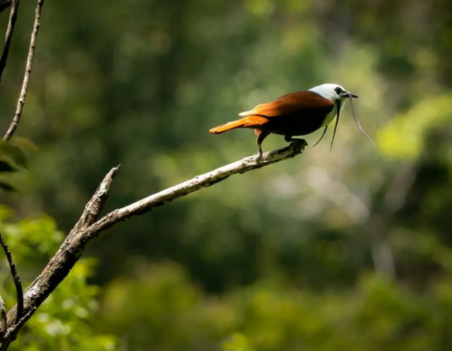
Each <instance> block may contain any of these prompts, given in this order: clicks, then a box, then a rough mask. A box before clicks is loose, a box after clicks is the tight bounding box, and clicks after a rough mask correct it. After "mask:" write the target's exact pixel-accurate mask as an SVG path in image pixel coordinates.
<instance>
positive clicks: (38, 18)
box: [0, 0, 44, 141]
mask: <svg viewBox="0 0 452 351" xmlns="http://www.w3.org/2000/svg"><path fill="white" fill-rule="evenodd" d="M15 1H16V2H17V4H18V3H19V0H15ZM14 6H15V3H13V7H12V8H11V12H12V11H13V9H14ZM43 6H44V0H38V5H37V6H36V10H35V22H34V25H33V31H32V33H31V39H30V48H29V49H28V57H27V64H26V66H25V74H24V79H23V81H22V88H21V90H20V95H19V100H18V101H17V107H16V112H15V114H14V117H13V120H12V122H11V125H10V126H9V128H8V131H7V132H6V134H5V136H4V137H3V140H5V141H8V140H9V139H11V137H12V135H13V134H14V132H15V131H16V128H17V125H18V124H19V121H20V117H21V116H22V110H23V108H24V105H25V100H26V98H27V91H28V85H29V84H30V76H31V69H32V67H33V58H34V55H35V48H36V39H37V38H38V32H39V27H40V26H41V11H42V7H43ZM5 46H6V44H5ZM8 49H9V46H8ZM3 53H5V51H3ZM7 55H8V53H6V56H7ZM2 60H3V57H2ZM2 63H3V61H0V69H1V71H0V79H1V73H2V71H3V69H4V66H5V65H6V58H5V62H4V65H3V66H2V65H1V64H2Z"/></svg>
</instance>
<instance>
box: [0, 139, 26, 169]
mask: <svg viewBox="0 0 452 351" xmlns="http://www.w3.org/2000/svg"><path fill="white" fill-rule="evenodd" d="M2 156H3V157H2ZM0 157H2V158H5V157H6V158H9V159H11V160H12V161H14V163H15V164H16V165H17V166H19V167H23V168H27V159H26V157H25V154H24V153H23V151H22V150H21V149H20V148H19V147H17V146H14V145H11V144H8V143H7V142H5V141H3V140H1V141H0Z"/></svg>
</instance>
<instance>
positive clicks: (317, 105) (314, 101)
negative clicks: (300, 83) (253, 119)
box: [239, 91, 334, 117]
mask: <svg viewBox="0 0 452 351" xmlns="http://www.w3.org/2000/svg"><path fill="white" fill-rule="evenodd" d="M333 108H334V103H333V101H331V100H329V99H325V98H324V97H322V96H321V95H319V94H317V93H314V92H312V91H298V92H296V93H290V94H286V95H284V96H281V97H280V98H279V99H277V100H274V101H271V102H268V103H266V104H261V105H257V106H256V107H255V108H253V109H252V110H250V111H245V112H242V113H240V114H239V115H240V116H243V117H246V116H264V117H282V116H290V115H297V116H300V117H301V116H304V115H309V116H315V115H321V116H325V115H326V114H328V113H329V112H331V110H332V109H333Z"/></svg>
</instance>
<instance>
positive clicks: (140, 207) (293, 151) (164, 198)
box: [0, 140, 307, 350]
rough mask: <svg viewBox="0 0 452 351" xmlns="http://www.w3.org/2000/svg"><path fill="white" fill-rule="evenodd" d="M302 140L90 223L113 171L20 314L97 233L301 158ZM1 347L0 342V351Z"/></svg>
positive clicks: (62, 273)
mask: <svg viewBox="0 0 452 351" xmlns="http://www.w3.org/2000/svg"><path fill="white" fill-rule="evenodd" d="M306 145H307V144H306V142H305V141H304V140H297V141H294V142H292V143H291V144H290V146H288V147H285V148H283V149H279V150H274V151H270V152H267V153H265V154H264V155H263V157H262V159H261V160H257V159H256V157H255V156H252V157H246V158H244V159H242V160H240V161H237V162H234V163H231V164H229V165H226V166H223V167H220V168H218V169H216V170H214V171H211V172H208V173H205V174H202V175H199V176H196V177H195V178H193V179H191V180H189V181H186V182H183V183H180V184H178V185H175V186H173V187H171V188H168V189H166V190H163V191H161V192H159V193H157V194H154V195H151V196H148V197H146V198H143V199H141V200H139V201H137V202H135V203H133V204H130V205H128V206H126V207H123V208H120V209H117V210H114V211H112V212H110V213H109V214H107V215H105V216H104V217H102V218H101V219H99V220H98V221H97V222H95V223H93V222H94V221H95V220H96V218H97V216H98V214H99V212H100V210H101V208H102V205H103V203H104V202H105V200H106V196H107V194H108V191H109V189H110V185H111V183H112V181H113V177H114V175H115V174H116V171H117V168H113V169H112V170H111V171H110V172H109V173H108V174H107V175H106V176H105V178H104V180H103V181H102V183H101V185H100V186H99V188H98V189H97V190H96V192H95V193H94V195H93V197H92V199H91V200H90V202H89V203H88V204H87V205H86V207H85V211H84V212H83V214H82V216H81V218H80V219H79V221H78V222H77V224H76V225H75V226H74V228H73V229H72V230H71V232H70V234H69V235H68V236H67V238H66V240H65V241H64V242H63V244H62V245H61V247H60V248H59V249H58V252H57V253H56V254H55V256H54V257H52V259H51V260H50V262H49V263H48V264H47V266H46V267H45V268H44V270H43V271H42V272H41V274H40V275H39V276H38V277H37V278H36V279H35V281H34V282H33V283H32V284H31V285H30V286H29V287H28V288H27V290H26V292H25V296H24V297H25V306H24V313H25V316H28V317H27V318H29V317H31V316H32V315H33V312H31V313H30V311H32V310H33V309H37V308H38V307H39V306H40V305H41V304H42V303H43V302H44V301H45V300H46V299H47V297H48V296H49V295H50V294H51V293H52V291H53V290H55V288H56V287H57V286H58V285H59V284H60V283H61V282H62V281H63V280H64V278H65V277H66V276H67V275H68V274H69V271H70V270H71V269H72V267H73V266H74V265H75V264H76V262H77V261H78V259H79V258H80V256H81V254H82V253H83V250H84V248H85V246H86V244H87V243H88V242H89V241H91V240H92V239H93V238H95V237H97V236H98V235H99V234H100V233H101V232H103V231H105V230H106V229H108V228H110V227H112V226H114V225H115V224H117V223H118V222H121V221H124V220H126V219H128V218H131V217H133V216H137V215H141V214H144V213H146V212H149V211H150V210H151V209H153V208H155V207H158V206H162V205H165V204H167V203H169V202H171V201H173V200H175V199H177V198H180V197H183V196H186V195H188V194H190V193H192V192H195V191H198V190H201V189H203V188H206V187H209V186H212V185H214V184H216V183H218V182H221V181H223V180H225V179H227V178H228V177H230V176H231V175H235V174H243V173H246V172H249V171H252V170H255V169H259V168H262V167H264V166H268V165H271V164H273V163H276V162H280V161H283V160H286V159H288V158H291V157H295V156H297V155H299V154H301V153H302V152H303V150H304V147H305V146H306ZM8 319H9V322H8V327H9V328H11V326H12V324H13V323H11V320H15V319H16V308H15V307H14V308H13V309H11V310H10V311H9V313H8ZM1 347H2V344H1V341H0V350H1Z"/></svg>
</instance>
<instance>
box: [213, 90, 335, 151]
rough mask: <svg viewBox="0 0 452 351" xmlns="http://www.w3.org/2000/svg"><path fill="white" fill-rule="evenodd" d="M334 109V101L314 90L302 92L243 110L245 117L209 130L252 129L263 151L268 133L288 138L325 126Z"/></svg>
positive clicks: (215, 132) (214, 132)
mask: <svg viewBox="0 0 452 351" xmlns="http://www.w3.org/2000/svg"><path fill="white" fill-rule="evenodd" d="M333 109H334V103H333V101H331V100H329V99H326V98H324V97H322V96H321V95H319V94H317V93H315V92H312V91H299V92H296V93H291V94H286V95H284V96H281V97H280V98H279V99H277V100H274V101H271V102H269V103H266V104H261V105H257V106H256V107H255V108H254V109H252V110H251V111H246V112H242V113H241V114H240V116H243V117H244V118H242V119H239V120H236V121H232V122H229V123H226V124H222V125H220V126H218V127H216V128H212V129H211V130H210V133H212V134H220V133H224V132H227V131H228V130H232V129H237V128H253V129H254V130H255V133H256V135H257V144H258V146H259V154H261V153H262V150H261V144H262V142H263V140H264V139H265V138H266V137H267V136H268V135H269V134H271V133H273V134H279V135H284V136H285V137H286V140H288V141H289V140H291V138H292V136H295V135H306V134H310V133H312V132H314V131H316V130H317V129H319V128H320V127H321V126H322V125H323V123H324V122H325V119H326V117H327V116H328V115H329V114H330V113H332V112H333Z"/></svg>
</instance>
